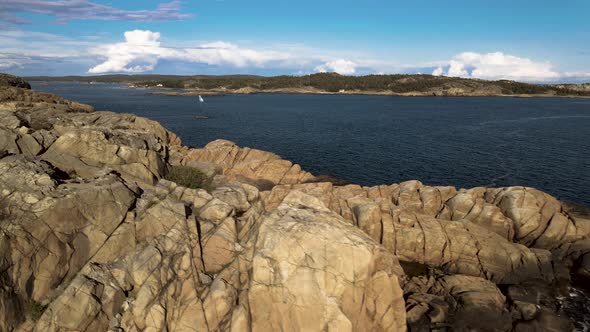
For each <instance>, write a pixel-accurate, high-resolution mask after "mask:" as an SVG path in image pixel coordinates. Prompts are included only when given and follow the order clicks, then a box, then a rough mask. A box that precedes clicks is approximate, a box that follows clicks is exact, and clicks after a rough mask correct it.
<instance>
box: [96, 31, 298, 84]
mask: <svg viewBox="0 0 590 332" xmlns="http://www.w3.org/2000/svg"><path fill="white" fill-rule="evenodd" d="M90 52H91V53H92V54H94V55H96V56H99V57H106V60H105V61H104V62H102V63H100V64H99V65H97V66H95V67H92V68H91V69H89V70H88V72H89V73H92V74H100V73H108V72H131V73H137V72H144V71H149V70H153V69H154V67H155V66H156V65H157V64H158V62H159V61H160V60H177V61H186V62H193V63H204V64H208V65H229V66H235V67H247V66H253V67H264V66H266V65H269V64H279V65H281V64H283V65H284V64H286V63H295V62H297V60H296V59H295V58H294V57H293V56H292V55H290V54H288V53H282V52H277V51H258V50H254V49H249V48H242V47H239V46H237V45H234V44H231V43H227V42H221V41H219V42H212V43H205V44H201V45H198V46H196V47H177V48H171V47H163V46H161V45H160V33H159V32H152V31H144V30H133V31H127V32H125V41H124V42H122V43H115V44H106V45H101V46H98V47H95V48H93V49H91V50H90Z"/></svg>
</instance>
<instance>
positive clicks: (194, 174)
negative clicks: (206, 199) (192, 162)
mask: <svg viewBox="0 0 590 332" xmlns="http://www.w3.org/2000/svg"><path fill="white" fill-rule="evenodd" d="M166 180H170V181H173V182H176V184H178V185H180V186H183V187H187V188H193V189H199V188H202V189H205V190H209V189H210V185H211V179H210V178H209V177H208V176H207V175H206V174H205V173H203V172H202V171H201V170H199V169H198V168H194V167H189V166H172V167H171V168H170V171H169V172H168V175H167V176H166Z"/></svg>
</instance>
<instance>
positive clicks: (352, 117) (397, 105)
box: [33, 82, 590, 206]
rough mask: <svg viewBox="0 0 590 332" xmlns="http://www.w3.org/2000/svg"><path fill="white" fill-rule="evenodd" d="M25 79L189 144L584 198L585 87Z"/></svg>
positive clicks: (378, 175)
mask: <svg viewBox="0 0 590 332" xmlns="http://www.w3.org/2000/svg"><path fill="white" fill-rule="evenodd" d="M33 88H34V89H36V90H40V91H47V92H52V93H56V94H59V95H62V96H64V97H66V98H69V99H73V100H76V101H80V102H84V103H88V104H91V105H94V106H95V107H96V108H97V109H99V110H111V111H114V112H127V113H134V114H137V115H141V116H145V117H148V118H151V119H154V120H157V121H159V122H160V123H162V124H163V125H164V126H165V127H166V128H168V129H169V130H171V131H173V132H175V133H177V134H178V135H180V137H181V138H182V140H183V142H184V144H186V145H190V146H202V145H204V144H206V143H208V142H210V141H212V140H214V139H217V138H225V139H229V140H232V141H234V142H236V143H237V144H239V145H241V146H248V147H253V148H258V149H263V150H268V151H272V152H275V153H277V154H279V155H281V156H282V157H284V158H286V159H289V160H291V161H293V162H296V163H299V164H301V166H302V167H303V168H304V169H306V170H308V171H310V172H312V173H314V174H325V175H331V176H335V177H337V178H342V179H345V180H348V181H350V182H351V183H358V184H362V185H376V184H389V183H398V182H401V181H405V180H410V179H418V180H420V181H422V182H424V183H425V184H428V185H453V186H457V187H462V188H469V187H475V186H511V185H524V186H531V187H536V188H538V189H541V190H543V191H546V192H548V193H551V194H552V195H554V196H556V197H558V198H560V199H563V200H567V201H571V202H575V203H579V204H583V205H586V206H590V154H589V151H590V99H566V98H501V97H489V98H487V97H486V98H483V97H482V98H473V97H471V98H433V97H384V96H335V95H332V96H328V95H298V94H294V95H287V94H280V95H272V94H255V95H227V96H222V97H205V102H204V103H198V102H197V99H196V98H195V97H171V96H159V95H150V94H147V92H148V91H147V90H140V89H138V90H135V89H127V88H123V87H120V86H119V85H105V84H97V85H79V84H66V83H49V84H47V85H44V84H40V83H36V82H33ZM195 115H207V116H209V117H210V118H209V119H206V120H205V119H195V118H194V116H195Z"/></svg>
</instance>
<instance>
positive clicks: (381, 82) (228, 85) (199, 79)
mask: <svg viewBox="0 0 590 332" xmlns="http://www.w3.org/2000/svg"><path fill="white" fill-rule="evenodd" d="M26 79H27V80H29V81H46V82H58V81H61V82H79V83H86V84H89V83H120V84H127V86H128V87H130V88H153V89H176V90H178V89H183V90H186V91H181V92H178V91H176V92H164V93H162V94H166V95H173V96H186V95H189V96H191V95H193V96H194V95H198V94H202V95H205V94H214V95H219V94H227V93H238V94H250V93H309V94H363V95H392V96H516V97H590V83H585V84H532V83H522V82H516V81H509V80H498V81H487V80H480V79H467V78H459V77H446V76H433V75H424V74H418V75H405V74H396V75H366V76H344V75H339V74H336V73H318V74H312V75H303V76H273V77H266V76H254V75H224V76H208V75H193V76H178V75H102V76H62V77H53V76H34V77H27V78H26Z"/></svg>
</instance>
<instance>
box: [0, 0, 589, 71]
mask: <svg viewBox="0 0 590 332" xmlns="http://www.w3.org/2000/svg"><path fill="white" fill-rule="evenodd" d="M0 72H8V73H11V74H15V75H24V76H27V75H28V76H31V75H50V76H62V75H99V74H112V73H123V74H140V73H144V74H153V73H155V74H183V75H188V74H191V75H192V74H257V75H304V74H310V73H316V72H337V73H340V74H343V75H365V74H394V73H404V74H406V73H408V74H414V73H422V74H433V75H445V76H458V77H467V78H480V79H491V80H493V79H511V80H519V81H528V82H590V1H588V0H563V1H554V0H551V1H545V0H535V1H533V0H511V1H508V0H494V1H487V0H480V1H474V0H447V1H441V0H413V1H408V0H405V1H393V0H389V1H385V0H383V1H381V0H363V1H361V0H355V1H352V0H340V1H332V0H314V1H310V0H298V1H286V0H272V1H271V0H261V1H257V0H250V1H245V0H199V1H188V0H184V1H157V0H141V1H139V0H110V1H99V0H53V1H44V0H0Z"/></svg>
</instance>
